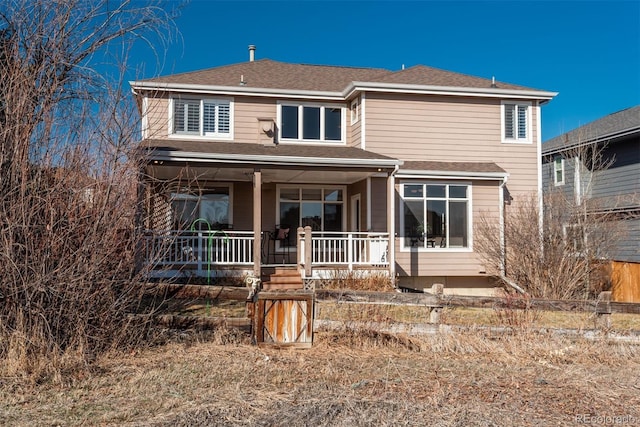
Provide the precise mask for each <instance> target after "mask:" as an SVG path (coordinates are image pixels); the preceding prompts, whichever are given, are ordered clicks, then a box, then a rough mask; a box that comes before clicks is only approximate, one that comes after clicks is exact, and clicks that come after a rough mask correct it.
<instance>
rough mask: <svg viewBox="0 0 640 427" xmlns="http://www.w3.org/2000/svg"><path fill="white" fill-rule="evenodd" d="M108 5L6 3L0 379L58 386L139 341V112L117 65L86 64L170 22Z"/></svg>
mask: <svg viewBox="0 0 640 427" xmlns="http://www.w3.org/2000/svg"><path fill="white" fill-rule="evenodd" d="M113 6H114V5H113V4H112V3H111V2H108V1H106V0H105V1H98V2H83V1H76V0H60V1H56V2H31V1H27V0H16V1H10V2H4V3H2V6H0V173H1V176H2V179H1V180H0V301H1V302H0V360H2V362H3V363H0V366H1V368H0V375H11V376H14V375H16V376H20V375H22V376H25V377H26V378H30V379H32V380H34V381H41V380H43V379H45V378H53V379H56V380H61V378H62V377H64V376H65V375H66V373H68V372H73V371H76V370H78V369H79V368H80V367H82V366H85V365H88V364H90V363H91V362H92V361H93V360H94V359H95V358H96V356H97V355H99V354H100V353H103V352H105V351H108V350H110V349H112V348H116V347H121V346H123V345H127V344H131V343H134V342H136V341H137V340H138V339H139V338H140V337H141V336H142V335H144V334H145V333H146V332H145V328H144V326H145V325H144V324H140V323H139V322H135V323H132V322H133V321H132V319H131V317H130V316H128V313H130V312H132V311H134V310H135V309H136V307H137V304H138V301H139V299H140V296H141V292H142V288H141V287H140V286H139V279H140V277H141V274H142V273H144V272H143V271H141V270H140V269H138V268H137V267H138V266H137V259H136V256H137V253H136V249H137V248H139V247H140V246H139V243H140V239H141V235H140V233H139V232H138V230H137V229H136V228H135V222H136V221H135V219H136V215H137V213H138V207H137V203H138V202H137V196H136V180H137V176H138V171H139V169H138V164H139V161H140V159H139V158H138V156H137V154H136V151H135V144H134V143H135V141H136V139H137V135H138V131H137V127H136V121H135V119H134V117H136V107H135V105H134V104H133V102H132V100H131V99H130V95H129V94H128V93H127V92H126V91H124V89H123V84H122V83H123V80H122V76H123V74H122V73H123V71H124V70H123V68H120V67H119V65H121V63H118V64H115V71H114V72H115V75H116V76H119V77H114V78H112V79H111V78H110V79H106V78H103V77H102V76H101V75H99V74H98V73H97V72H95V71H94V70H93V68H92V67H91V64H90V62H89V60H90V58H91V57H92V56H93V55H100V56H102V55H105V57H112V54H113V52H109V46H111V45H110V43H112V42H115V41H117V40H121V41H122V42H123V46H121V47H120V48H121V49H123V48H124V47H126V45H127V42H132V41H133V40H132V39H130V38H127V37H128V36H131V35H133V34H135V33H136V32H138V31H140V32H141V33H139V34H142V33H150V32H153V31H154V29H158V28H159V26H160V25H161V24H163V23H164V22H165V21H164V20H165V19H166V15H165V12H164V11H162V10H161V9H159V8H155V7H152V6H151V5H143V4H140V3H137V4H133V3H129V2H127V1H123V2H122V4H121V5H119V7H117V8H114V7H113ZM69 29H72V30H69ZM113 47H117V46H113ZM115 56H117V55H115ZM103 65H104V64H103ZM104 66H105V67H107V65H104ZM127 100H128V102H127Z"/></svg>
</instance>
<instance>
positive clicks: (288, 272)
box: [262, 267, 304, 291]
mask: <svg viewBox="0 0 640 427" xmlns="http://www.w3.org/2000/svg"><path fill="white" fill-rule="evenodd" d="M300 289H304V284H303V282H302V277H301V276H300V272H299V271H298V269H297V268H296V267H276V268H275V272H274V273H273V274H271V275H269V280H267V281H263V282H262V290H264V291H294V290H300Z"/></svg>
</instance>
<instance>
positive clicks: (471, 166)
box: [401, 161, 506, 173]
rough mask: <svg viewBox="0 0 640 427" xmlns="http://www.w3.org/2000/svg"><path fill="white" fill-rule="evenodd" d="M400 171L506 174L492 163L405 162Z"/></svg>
mask: <svg viewBox="0 0 640 427" xmlns="http://www.w3.org/2000/svg"><path fill="white" fill-rule="evenodd" d="M401 171H429V172H474V173H506V171H505V170H504V169H502V168H501V167H500V166H498V165H496V164H495V163H493V162H430V161H425V162H422V161H407V162H404V164H403V165H402V166H401Z"/></svg>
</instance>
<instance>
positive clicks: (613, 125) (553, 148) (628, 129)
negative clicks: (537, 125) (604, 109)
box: [542, 105, 640, 155]
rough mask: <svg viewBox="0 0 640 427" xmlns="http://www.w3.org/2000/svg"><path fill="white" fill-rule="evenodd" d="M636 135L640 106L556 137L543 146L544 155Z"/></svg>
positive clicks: (639, 124)
mask: <svg viewBox="0 0 640 427" xmlns="http://www.w3.org/2000/svg"><path fill="white" fill-rule="evenodd" d="M634 133H640V105H637V106H635V107H631V108H627V109H624V110H621V111H618V112H615V113H613V114H609V115H608V116H605V117H602V118H601V119H598V120H595V121H593V122H590V123H587V124H586V125H584V126H580V127H579V128H576V129H574V130H572V131H570V132H567V133H564V134H562V135H559V136H556V137H555V138H552V139H550V140H548V141H546V142H544V143H543V144H542V154H543V155H548V154H555V153H557V152H560V151H563V150H567V149H571V148H575V147H577V146H580V145H584V144H592V143H597V142H601V141H608V140H611V139H613V138H620V137H624V136H627V135H631V134H634Z"/></svg>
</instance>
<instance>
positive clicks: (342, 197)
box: [131, 46, 556, 292]
mask: <svg viewBox="0 0 640 427" xmlns="http://www.w3.org/2000/svg"><path fill="white" fill-rule="evenodd" d="M249 50H250V60H249V61H248V62H243V63H238V64H232V65H228V66H221V67H216V68H211V69H206V70H202V71H194V72H188V73H183V74H176V75H170V76H165V77H158V78H153V79H149V80H141V81H134V82H131V86H132V89H133V92H134V94H135V96H136V97H137V99H138V105H139V106H140V112H141V116H142V131H143V140H142V142H141V147H142V148H143V149H144V150H146V152H147V163H146V168H145V170H144V176H145V179H144V183H145V185H146V189H147V192H146V195H145V200H146V206H147V210H148V215H147V218H148V219H147V222H146V224H145V226H146V228H147V229H148V231H149V245H148V250H147V256H148V257H150V259H152V260H153V262H154V263H155V265H156V266H157V267H158V274H170V275H176V274H178V275H195V274H198V275H206V276H212V275H220V274H229V272H231V271H233V272H236V273H238V272H244V273H247V272H248V273H251V272H252V273H253V274H255V275H256V276H259V275H260V273H261V271H262V268H263V267H264V266H272V265H276V264H286V265H292V266H295V267H296V268H297V269H298V270H299V271H300V274H301V275H302V276H303V277H304V278H305V279H306V280H312V279H317V278H323V277H324V278H326V277H331V275H332V274H335V273H336V272H337V271H345V270H346V271H349V272H353V273H354V274H370V273H371V272H377V273H382V274H386V275H389V276H391V277H395V278H397V279H398V284H399V286H401V287H405V288H414V289H423V288H427V287H430V286H431V285H432V284H434V283H441V284H444V285H445V289H446V290H448V291H450V292H453V291H457V292H465V291H470V290H471V289H474V288H486V287H490V286H491V277H492V276H493V275H495V274H497V273H498V272H497V271H496V269H495V268H493V267H492V266H485V265H483V264H482V262H481V261H480V259H479V257H478V255H477V254H476V253H475V252H474V245H473V241H474V221H476V220H477V218H478V217H479V216H480V215H488V216H489V217H491V218H493V219H494V220H495V221H496V223H500V224H501V223H502V219H503V218H504V215H505V209H509V203H513V202H517V200H518V198H519V197H521V196H524V195H525V194H530V193H539V192H540V191H541V167H540V163H539V161H538V159H539V158H540V148H541V138H540V135H541V131H540V122H541V118H540V117H541V116H540V109H541V105H543V104H544V103H546V102H548V101H549V100H550V99H552V98H553V97H554V96H555V95H556V93H554V92H548V91H543V90H537V89H531V88H527V87H523V86H518V85H514V84H509V83H502V82H497V81H495V79H484V78H478V77H473V76H469V75H465V74H459V73H454V72H450V71H444V70H440V69H435V68H430V67H426V66H421V65H419V66H414V67H411V68H407V69H403V70H400V71H389V70H385V69H376V68H355V67H340V66H320V65H306V64H291V63H283V62H276V61H272V60H268V59H263V60H254V55H255V48H254V47H253V46H250V48H249ZM163 243H164V244H163ZM496 244H498V245H500V244H502V242H496ZM159 248H163V249H159ZM160 267H163V268H164V269H163V270H161V269H160Z"/></svg>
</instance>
